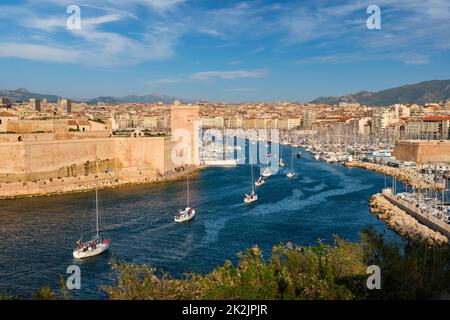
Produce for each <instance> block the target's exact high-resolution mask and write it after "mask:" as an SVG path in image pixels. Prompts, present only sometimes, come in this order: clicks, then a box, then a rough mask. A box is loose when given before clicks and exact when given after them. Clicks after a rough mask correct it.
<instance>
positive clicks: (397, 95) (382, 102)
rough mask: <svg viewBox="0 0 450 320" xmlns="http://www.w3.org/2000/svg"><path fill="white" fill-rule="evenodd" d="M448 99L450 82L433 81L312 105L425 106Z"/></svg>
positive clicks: (326, 99) (320, 101) (322, 98)
mask: <svg viewBox="0 0 450 320" xmlns="http://www.w3.org/2000/svg"><path fill="white" fill-rule="evenodd" d="M448 99H450V80H431V81H424V82H420V83H416V84H409V85H404V86H400V87H396V88H392V89H387V90H382V91H378V92H370V91H360V92H357V93H354V94H348V95H344V96H340V97H320V98H318V99H316V100H313V101H311V102H310V103H318V104H338V103H340V102H349V103H360V104H364V105H368V106H387V105H392V104H396V103H416V104H425V103H432V102H441V101H445V100H448Z"/></svg>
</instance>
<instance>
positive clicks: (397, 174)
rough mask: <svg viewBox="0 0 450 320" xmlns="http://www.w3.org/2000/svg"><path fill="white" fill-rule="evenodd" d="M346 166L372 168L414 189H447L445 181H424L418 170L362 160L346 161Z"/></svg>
mask: <svg viewBox="0 0 450 320" xmlns="http://www.w3.org/2000/svg"><path fill="white" fill-rule="evenodd" d="M345 166H346V167H349V168H362V169H366V170H371V171H375V172H378V173H381V174H384V175H388V176H391V177H394V178H395V179H398V180H400V181H401V182H403V183H404V184H407V185H409V186H411V187H412V188H413V189H422V190H442V189H445V185H444V184H443V183H430V182H427V181H424V180H423V179H422V178H421V177H420V175H419V174H418V173H417V172H416V171H414V170H410V169H402V168H394V167H389V166H383V165H380V164H376V163H371V162H362V161H352V162H346V163H345Z"/></svg>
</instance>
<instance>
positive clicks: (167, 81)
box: [145, 78, 184, 87]
mask: <svg viewBox="0 0 450 320" xmlns="http://www.w3.org/2000/svg"><path fill="white" fill-rule="evenodd" d="M181 81H184V79H183V78H162V79H156V80H149V81H146V82H145V85H146V86H148V87H159V86H162V85H167V84H172V83H178V82H181Z"/></svg>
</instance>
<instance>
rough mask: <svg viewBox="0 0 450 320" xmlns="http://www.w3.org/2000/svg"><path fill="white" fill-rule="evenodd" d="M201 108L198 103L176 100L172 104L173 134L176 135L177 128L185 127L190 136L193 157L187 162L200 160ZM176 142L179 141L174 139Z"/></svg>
mask: <svg viewBox="0 0 450 320" xmlns="http://www.w3.org/2000/svg"><path fill="white" fill-rule="evenodd" d="M199 110H200V106H198V105H190V104H181V103H179V102H175V103H174V104H173V105H172V106H171V120H170V121H171V130H172V135H174V133H175V130H177V129H184V130H186V131H187V132H188V133H189V136H190V149H191V157H190V158H191V159H190V161H187V164H196V163H197V161H198V146H199V141H198V139H199V132H198V125H199ZM174 143H175V144H177V143H178V141H174Z"/></svg>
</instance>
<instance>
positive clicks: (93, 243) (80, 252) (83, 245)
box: [73, 180, 110, 259]
mask: <svg viewBox="0 0 450 320" xmlns="http://www.w3.org/2000/svg"><path fill="white" fill-rule="evenodd" d="M95 216H96V231H97V232H96V235H95V236H94V237H93V238H92V240H90V241H88V242H81V239H80V240H78V241H77V247H76V248H75V250H74V251H73V256H74V258H76V259H84V258H89V257H93V256H97V255H99V254H102V253H103V252H105V251H107V250H108V249H109V243H110V241H109V239H106V238H103V239H102V238H101V237H100V234H99V223H98V180H96V182H95Z"/></svg>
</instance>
